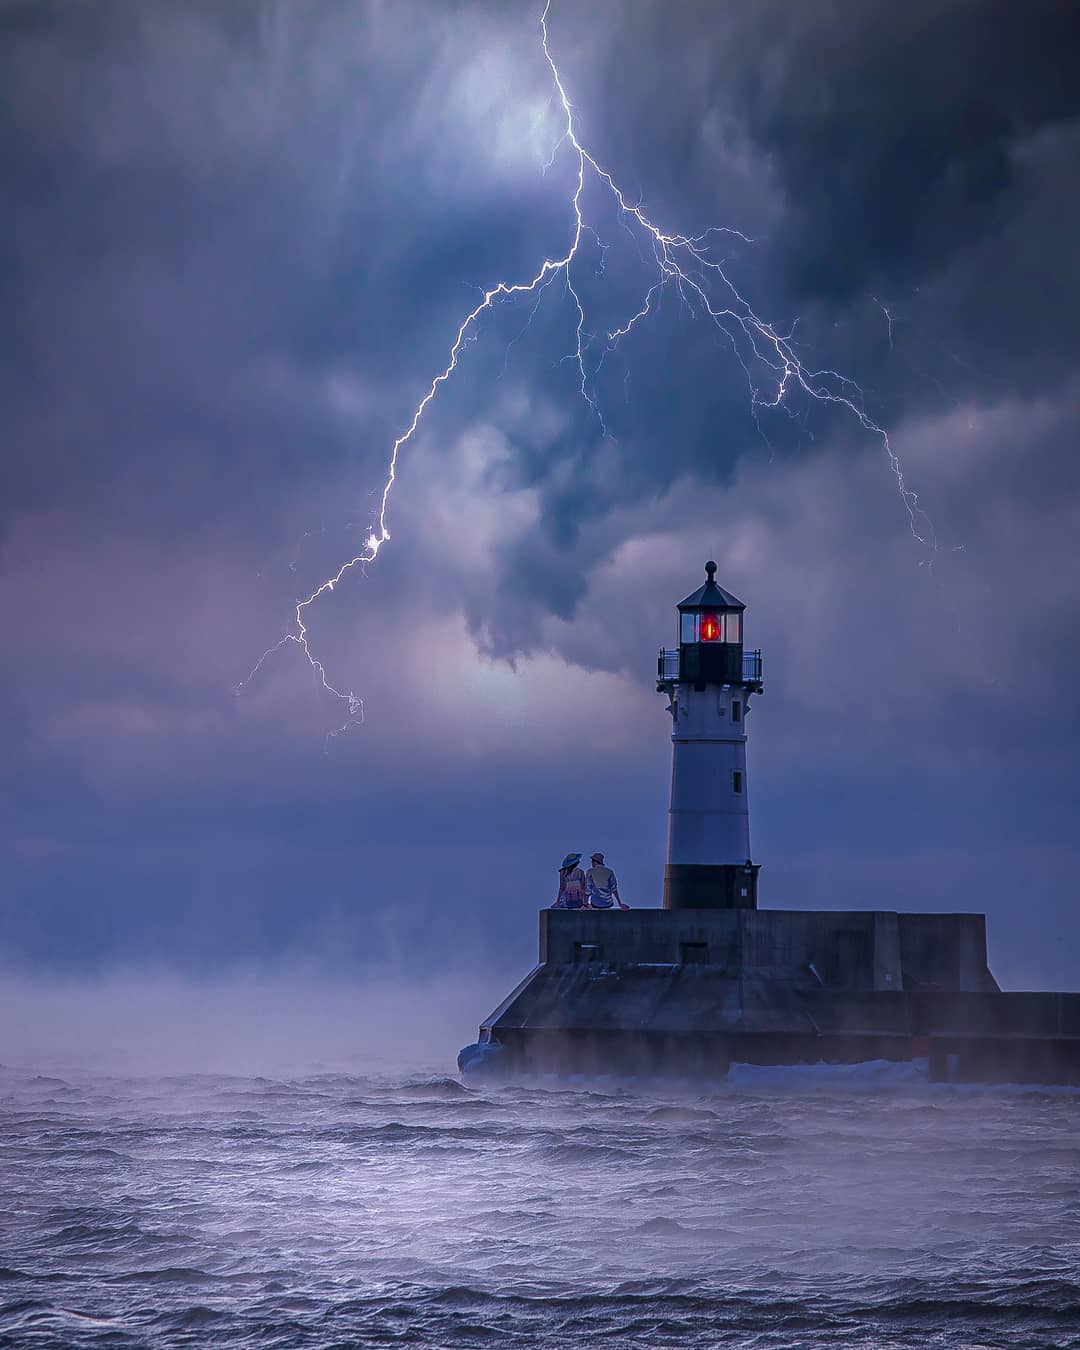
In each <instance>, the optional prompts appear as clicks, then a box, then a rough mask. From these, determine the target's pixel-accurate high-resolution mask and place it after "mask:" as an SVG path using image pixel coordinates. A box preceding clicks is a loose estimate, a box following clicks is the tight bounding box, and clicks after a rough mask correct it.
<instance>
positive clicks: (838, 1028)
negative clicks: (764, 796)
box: [480, 909, 1080, 1083]
mask: <svg viewBox="0 0 1080 1350" xmlns="http://www.w3.org/2000/svg"><path fill="white" fill-rule="evenodd" d="M480 1040H481V1041H482V1042H488V1043H492V1044H495V1045H498V1046H499V1047H501V1052H500V1056H499V1058H500V1060H501V1062H502V1063H501V1067H502V1068H503V1069H504V1070H506V1071H508V1072H510V1073H512V1074H524V1075H532V1074H552V1073H554V1074H558V1075H575V1074H585V1075H589V1076H596V1075H604V1074H616V1075H631V1076H638V1077H653V1076H661V1077H675V1078H692V1079H704V1080H708V1079H722V1078H723V1077H724V1076H725V1075H726V1073H727V1070H728V1067H729V1066H730V1064H732V1063H734V1062H740V1063H750V1064H814V1063H844V1064H850V1063H857V1062H859V1061H863V1060H872V1059H886V1060H897V1061H903V1060H911V1059H913V1058H926V1059H928V1061H929V1071H930V1076H931V1077H932V1078H934V1079H936V1080H939V1081H956V1082H986V1081H1025V1082H1030V1081H1037V1082H1045V1083H1080V994H1039V993H1016V994H1008V993H1002V992H1001V991H1000V990H999V989H998V986H997V983H996V981H995V980H994V977H993V975H992V974H991V973H990V970H989V968H988V966H987V961H986V924H985V919H984V917H983V916H982V915H981V914H898V913H895V912H892V911H877V912H858V911H839V910H830V911H824V912H822V911H818V912H808V911H802V910H744V909H731V910H711V909H710V910H632V911H617V912H614V913H611V912H606V913H592V912H581V911H578V912H573V911H563V910H544V911H542V912H541V914H540V963H539V964H538V965H537V966H536V967H535V969H534V970H533V971H532V972H531V973H530V974H529V975H528V976H527V977H526V979H525V980H524V981H523V982H522V983H521V984H520V985H519V986H518V988H517V989H515V990H514V992H513V993H512V994H511V995H510V996H509V997H508V998H507V999H506V1000H505V1002H504V1003H502V1004H501V1005H500V1007H498V1008H497V1009H496V1010H495V1011H494V1012H493V1013H492V1014H491V1016H490V1017H489V1018H487V1019H486V1020H485V1022H484V1023H483V1024H482V1026H481V1028H480Z"/></svg>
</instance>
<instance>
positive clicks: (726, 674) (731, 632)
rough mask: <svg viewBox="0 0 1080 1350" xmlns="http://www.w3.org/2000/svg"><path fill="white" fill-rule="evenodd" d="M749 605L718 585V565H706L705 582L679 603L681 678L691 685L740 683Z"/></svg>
mask: <svg viewBox="0 0 1080 1350" xmlns="http://www.w3.org/2000/svg"><path fill="white" fill-rule="evenodd" d="M745 609H746V606H745V605H744V604H743V602H742V601H741V600H737V599H736V598H735V596H733V595H732V594H731V592H730V591H725V590H724V588H723V587H722V586H718V585H717V584H716V564H715V563H714V562H707V563H706V564H705V585H704V586H702V587H701V588H700V589H699V590H696V591H695V592H694V593H693V595H688V596H687V597H686V599H685V600H684V601H683V602H682V603H681V604H680V605H679V678H680V680H683V681H685V682H686V683H688V684H701V685H705V684H739V683H740V682H741V681H742V678H743V645H742V644H743V634H742V624H743V611H744V610H745Z"/></svg>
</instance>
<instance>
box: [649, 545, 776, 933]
mask: <svg viewBox="0 0 1080 1350" xmlns="http://www.w3.org/2000/svg"><path fill="white" fill-rule="evenodd" d="M678 608H679V645H678V647H676V648H674V649H664V650H661V652H660V660H659V665H658V670H657V682H656V688H657V690H658V691H659V692H661V693H664V694H667V696H668V698H669V700H670V701H669V704H668V711H669V712H670V713H671V721H672V729H671V740H672V746H673V753H672V771H671V809H670V812H669V817H668V850H667V867H666V868H665V870H664V908H665V909H756V908H757V879H758V871H759V868H758V866H757V864H756V863H754V862H752V861H751V853H750V809H749V796H748V794H747V783H746V714H747V710H748V708H749V704H750V697H751V695H752V694H760V693H762V692H763V685H762V682H761V652H760V651H753V652H746V651H744V650H743V612H744V611H745V609H746V606H745V605H744V604H743V603H742V601H741V600H737V599H736V598H735V597H734V596H733V595H731V594H730V593H729V592H728V591H725V590H724V589H723V588H722V587H721V586H718V585H717V584H716V564H715V563H714V562H707V563H706V564H705V585H704V586H702V587H701V588H700V589H699V590H696V591H695V592H694V593H693V595H688V596H687V597H686V599H685V600H684V601H683V602H682V603H681V604H680V605H679V607H678Z"/></svg>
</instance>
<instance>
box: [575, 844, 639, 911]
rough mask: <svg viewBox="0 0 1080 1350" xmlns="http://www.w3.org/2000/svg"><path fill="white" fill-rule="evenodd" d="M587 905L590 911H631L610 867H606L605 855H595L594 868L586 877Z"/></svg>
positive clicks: (593, 857) (593, 856)
mask: <svg viewBox="0 0 1080 1350" xmlns="http://www.w3.org/2000/svg"><path fill="white" fill-rule="evenodd" d="M585 904H586V907H587V908H589V909H612V908H613V907H614V906H615V905H618V906H619V908H620V909H629V908H630V906H629V905H624V904H623V902H622V898H621V897H620V895H619V883H618V881H617V880H616V878H615V873H614V872H613V871H612V870H611V868H610V867H605V866H604V855H603V854H602V853H594V854H593V855H592V866H591V867H590V868H589V870H588V872H587V873H586V876H585Z"/></svg>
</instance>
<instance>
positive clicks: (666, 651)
mask: <svg viewBox="0 0 1080 1350" xmlns="http://www.w3.org/2000/svg"><path fill="white" fill-rule="evenodd" d="M656 676H657V679H659V680H677V679H679V648H678V647H661V648H660V656H659V659H658V660H657V663H656ZM742 677H743V680H744V681H745V682H746V683H747V684H760V683H761V679H762V675H761V648H760V647H759V648H758V649H757V650H756V651H752V652H743V658H742Z"/></svg>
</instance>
